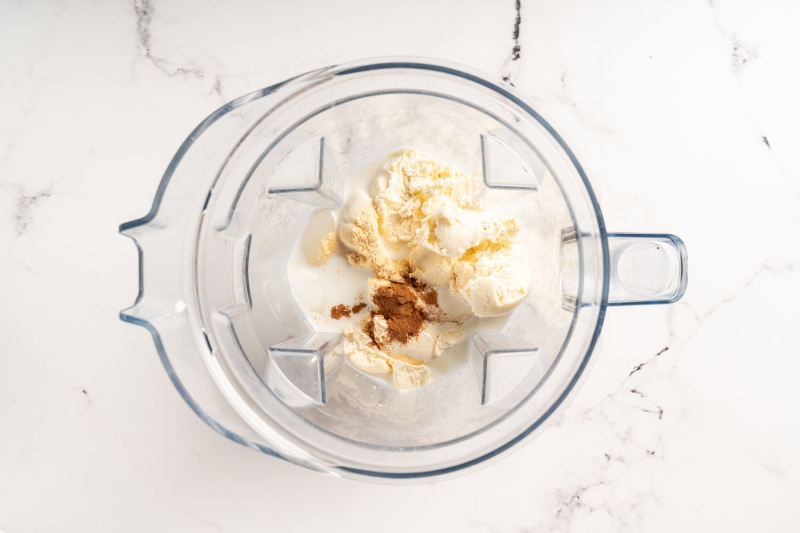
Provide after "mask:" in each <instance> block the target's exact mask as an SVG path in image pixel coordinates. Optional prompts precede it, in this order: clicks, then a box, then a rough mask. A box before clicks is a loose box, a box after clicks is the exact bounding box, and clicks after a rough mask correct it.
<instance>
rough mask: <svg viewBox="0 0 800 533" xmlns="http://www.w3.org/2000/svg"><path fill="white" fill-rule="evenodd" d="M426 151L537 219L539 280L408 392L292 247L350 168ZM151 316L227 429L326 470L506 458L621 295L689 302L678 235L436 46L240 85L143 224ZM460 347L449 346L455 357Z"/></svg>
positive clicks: (181, 156)
mask: <svg viewBox="0 0 800 533" xmlns="http://www.w3.org/2000/svg"><path fill="white" fill-rule="evenodd" d="M403 148H414V149H416V150H419V151H420V152H423V153H426V154H429V155H432V156H434V157H436V158H438V159H441V160H443V161H447V162H449V163H452V164H454V165H455V166H457V167H458V168H460V169H462V170H463V171H465V172H466V173H467V174H468V175H469V176H470V177H471V179H472V190H473V193H474V195H475V196H476V197H478V198H481V199H485V200H490V201H491V202H492V203H493V204H494V205H499V206H501V209H502V211H503V212H504V213H508V214H513V215H514V216H515V217H517V218H518V219H519V220H520V221H521V223H522V230H521V233H520V237H521V240H522V241H523V242H524V244H525V246H526V248H527V251H528V254H529V257H530V261H531V269H532V274H533V280H534V281H533V285H532V287H531V290H530V292H529V294H528V296H527V298H526V300H525V301H524V302H523V303H522V305H520V306H519V307H518V308H517V309H516V310H514V312H513V313H512V314H511V315H510V316H508V318H507V319H506V320H505V322H504V324H503V326H502V328H501V329H500V330H499V331H495V330H493V331H484V332H481V331H479V332H478V333H476V334H475V335H473V337H472V338H470V339H465V340H464V341H463V342H464V343H467V346H466V352H465V353H466V354H467V356H466V357H464V358H463V359H462V360H459V361H455V362H454V363H453V364H452V365H451V368H450V370H449V371H448V372H447V373H446V375H444V376H440V377H439V378H437V379H435V380H434V381H433V382H432V383H430V384H429V385H427V386H425V387H422V388H419V389H416V390H413V391H410V392H399V391H397V390H395V389H394V388H392V387H391V386H389V385H386V384H384V383H381V382H378V381H376V380H374V379H372V378H370V377H369V376H368V375H366V374H363V373H362V372H360V371H359V370H358V369H356V368H355V367H354V366H352V365H350V364H349V363H348V361H347V360H346V358H345V356H344V351H343V343H342V338H341V336H340V335H338V334H336V333H331V332H326V331H318V330H316V329H315V327H314V326H313V325H312V324H311V323H310V322H309V321H308V320H307V319H306V317H305V316H304V314H303V313H302V311H301V310H300V308H299V307H298V305H297V303H296V302H295V300H294V298H293V297H292V293H291V290H290V285H289V282H288V277H287V271H286V269H287V261H288V258H289V254H290V252H291V250H292V248H293V246H294V244H295V242H296V240H297V238H298V236H299V235H300V234H301V233H302V231H303V230H304V228H305V226H306V224H307V223H308V221H309V219H310V218H311V217H312V215H313V214H314V213H315V212H317V211H318V210H320V209H333V208H335V207H337V206H338V205H340V204H341V202H342V200H343V198H344V195H345V190H346V188H347V180H348V178H349V177H351V176H352V175H354V174H355V173H357V172H358V171H359V170H360V169H363V168H365V167H366V166H368V165H370V164H373V163H374V162H375V161H376V159H377V158H380V157H384V156H386V155H387V154H389V153H392V152H395V151H397V150H399V149H403ZM120 231H121V232H122V233H123V234H125V235H127V236H129V237H131V238H133V239H134V241H135V242H136V244H137V247H138V248H139V252H140V293H139V297H138V299H137V301H136V303H135V305H134V306H133V307H131V308H129V309H126V310H125V311H123V312H122V313H121V318H122V319H123V320H126V321H128V322H132V323H134V324H138V325H142V326H144V327H146V328H147V329H148V330H149V331H150V332H151V333H152V335H153V338H154V340H155V344H156V347H157V350H158V353H159V355H160V357H161V360H162V362H163V364H164V366H165V368H166V370H167V373H168V374H169V376H170V379H171V380H172V382H173V383H174V385H175V387H176V388H177V389H178V391H179V392H180V394H181V395H182V396H183V398H184V399H185V400H186V402H187V403H188V404H189V406H190V407H191V408H192V409H193V410H194V412H195V413H196V414H197V415H198V416H199V417H200V418H202V419H203V420H204V421H205V422H206V423H208V424H209V425H210V426H211V427H212V428H214V429H215V430H217V431H219V432H220V433H222V434H223V435H225V436H226V437H228V438H230V439H231V440H234V441H236V442H238V443H241V444H243V445H245V446H248V447H251V448H253V449H256V450H259V451H261V452H264V453H267V454H270V455H274V456H277V457H281V458H283V459H286V460H289V461H292V462H294V463H297V464H300V465H303V466H306V467H308V468H312V469H315V470H318V471H322V472H327V473H331V474H335V475H344V476H349V477H357V478H361V479H372V480H380V479H390V480H401V479H406V480H408V479H424V478H429V477H432V476H442V475H446V474H452V473H455V472H460V471H464V470H465V469H469V468H473V467H476V466H477V465H480V464H485V463H486V461H487V460H489V459H491V458H494V457H497V456H498V455H499V454H501V453H502V452H504V451H506V450H509V449H510V448H512V447H513V446H515V445H517V444H518V443H520V442H521V441H523V440H524V439H526V438H528V437H530V436H531V435H533V434H535V433H536V432H537V430H540V429H541V428H542V427H543V424H544V423H545V422H546V421H547V420H548V419H550V418H551V417H552V416H553V413H554V412H555V411H556V409H558V408H559V407H560V406H562V405H564V402H565V400H566V399H567V398H568V397H569V396H570V395H571V394H572V393H574V392H575V390H576V387H577V385H578V383H579V382H580V380H581V379H582V377H583V376H584V373H585V370H586V368H587V366H588V364H589V363H590V361H591V355H592V350H593V348H594V346H595V344H596V342H597V338H598V335H599V333H600V329H601V326H602V323H603V316H604V314H605V312H606V308H607V306H609V305H632V304H658V303H670V302H674V301H677V300H678V299H679V298H680V297H681V296H682V295H683V293H684V291H685V289H686V282H687V272H686V250H685V247H684V246H683V243H682V242H681V241H680V239H678V238H677V237H674V236H672V235H651V234H648V235H644V234H632V233H607V232H606V229H605V227H604V224H603V217H602V214H601V212H600V207H599V205H598V203H597V200H596V198H595V196H594V193H593V192H592V188H591V185H590V183H589V181H588V179H587V177H586V175H585V173H584V171H583V169H582V168H581V165H580V164H579V162H578V161H577V159H576V157H575V155H574V154H573V153H572V151H571V150H570V149H569V147H568V146H567V145H566V144H565V143H564V141H563V140H562V138H561V136H560V135H559V134H558V133H557V132H556V131H555V130H554V129H553V128H552V126H550V124H549V123H548V122H547V121H545V120H544V118H542V116H541V115H540V114H539V113H538V112H537V111H536V110H535V108H534V107H533V106H532V105H531V104H530V103H529V102H527V101H526V100H525V99H524V98H523V97H521V96H520V95H519V94H517V92H516V91H515V90H514V89H513V88H510V87H508V86H506V85H503V84H499V83H496V82H494V81H491V80H490V79H489V78H488V77H487V76H485V75H483V74H480V73H477V72H474V71H471V70H469V69H467V68H464V67H461V66H454V65H450V64H447V63H443V62H439V61H430V60H416V59H381V60H367V61H361V62H357V63H350V64H346V65H341V66H335V67H328V68H323V69H320V70H316V71H314V72H310V73H307V74H304V75H302V76H299V77H296V78H293V79H291V80H287V81H285V82H283V83H279V84H277V85H274V86H272V87H269V88H266V89H263V90H260V91H257V92H255V93H252V94H249V95H246V96H243V97H241V98H238V99H236V100H234V101H232V102H230V103H228V104H226V105H225V106H223V107H222V108H220V109H219V110H217V111H216V112H214V113H213V114H212V115H211V116H210V117H208V118H207V119H206V120H205V121H203V122H202V123H201V124H200V125H199V126H198V127H197V128H196V129H195V130H194V131H193V132H192V133H191V135H190V136H189V137H188V139H187V140H186V141H185V142H184V143H183V145H182V146H181V147H180V149H179V150H178V152H177V154H176V155H175V157H174V159H173V160H172V162H171V163H170V165H169V167H168V168H167V171H166V173H165V175H164V178H163V180H162V182H161V184H160V186H159V188H158V192H157V194H156V198H155V201H154V203H153V207H152V209H151V211H150V213H149V214H148V215H147V216H146V217H144V218H142V219H140V220H136V221H133V222H129V223H126V224H123V225H122V226H121V228H120ZM443 357H445V358H446V357H447V354H445V355H444V356H443Z"/></svg>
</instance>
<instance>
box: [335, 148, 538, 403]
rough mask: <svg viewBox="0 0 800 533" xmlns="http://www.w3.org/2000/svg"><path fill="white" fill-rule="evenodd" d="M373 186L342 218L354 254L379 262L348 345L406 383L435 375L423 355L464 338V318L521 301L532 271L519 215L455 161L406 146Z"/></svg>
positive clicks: (355, 260) (366, 365) (368, 366)
mask: <svg viewBox="0 0 800 533" xmlns="http://www.w3.org/2000/svg"><path fill="white" fill-rule="evenodd" d="M369 191H370V194H367V192H366V191H364V190H356V191H354V192H353V193H352V194H351V195H350V197H349V199H348V201H347V203H346V205H345V206H344V207H343V208H342V211H341V214H340V221H339V226H338V235H339V239H340V240H341V242H342V243H343V244H344V246H345V248H346V249H347V251H348V253H347V260H348V262H349V263H350V264H351V265H353V266H356V267H361V268H371V269H373V270H374V272H375V275H374V276H373V277H372V278H371V279H370V280H369V294H370V300H371V301H372V303H373V308H372V309H371V310H370V314H369V316H365V317H363V318H362V319H361V322H360V326H359V327H358V328H356V327H349V328H348V329H347V330H345V333H344V335H345V344H346V352H347V354H348V357H349V358H350V361H351V362H352V364H353V365H354V366H356V367H357V368H359V369H361V370H363V371H364V372H369V373H387V372H392V376H393V382H394V384H395V386H396V387H397V388H398V389H401V390H407V389H410V388H414V387H417V386H422V385H424V384H425V383H427V382H428V381H430V379H431V373H430V371H429V369H427V368H426V365H427V364H428V363H430V362H431V361H432V360H434V359H435V358H437V357H439V356H441V355H442V353H443V352H444V351H445V350H447V349H448V348H449V347H451V346H453V345H454V344H456V343H458V342H459V341H460V340H461V339H462V338H463V330H462V325H463V324H464V322H465V321H467V320H469V319H471V318H473V317H479V318H483V317H496V316H500V315H504V314H507V313H510V312H511V311H512V310H513V309H514V308H515V307H516V306H517V305H519V304H520V303H521V302H522V301H523V300H524V298H525V296H526V295H527V293H528V290H529V288H530V285H531V272H530V267H529V262H528V258H527V255H526V253H525V250H524V248H523V247H522V245H521V243H520V242H519V241H518V238H517V233H518V231H519V225H518V223H517V222H516V220H514V219H513V218H502V217H500V216H499V215H498V214H497V213H495V212H494V211H492V210H491V209H488V208H486V206H483V205H481V204H479V203H478V202H476V201H475V200H473V199H472V197H471V196H470V187H469V180H468V178H467V176H465V175H464V174H462V173H461V172H459V171H458V170H456V169H455V168H454V167H452V166H450V165H447V164H444V163H442V162H438V161H436V160H433V159H431V158H429V157H425V156H422V155H420V154H418V153H417V152H415V151H413V150H406V151H404V152H402V154H401V155H400V156H399V157H398V158H397V159H396V160H394V161H393V162H392V163H390V164H389V165H387V166H386V167H385V168H384V169H383V171H382V172H381V173H380V174H379V175H378V177H377V178H376V179H375V180H374V181H373V183H372V185H371V187H370V188H369ZM398 257H399V258H398Z"/></svg>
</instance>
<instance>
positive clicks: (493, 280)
mask: <svg viewBox="0 0 800 533" xmlns="http://www.w3.org/2000/svg"><path fill="white" fill-rule="evenodd" d="M453 271H454V276H453V282H452V286H453V289H454V290H455V291H456V292H458V294H460V295H461V296H462V297H463V298H464V299H465V300H467V301H468V302H469V304H470V307H472V312H473V313H474V314H475V316H477V317H493V316H501V315H505V314H508V313H510V312H511V311H513V310H514V308H515V307H516V306H518V305H519V304H520V303H522V301H523V300H524V299H525V296H527V294H528V290H529V289H530V287H531V282H532V277H531V269H530V263H529V261H528V257H527V255H526V254H525V250H524V249H523V248H522V245H521V244H519V243H518V242H511V243H509V244H507V245H505V246H498V247H487V248H486V249H483V250H479V251H477V252H475V254H474V255H472V256H471V257H468V258H466V259H464V260H461V261H458V262H457V263H455V265H454V267H453Z"/></svg>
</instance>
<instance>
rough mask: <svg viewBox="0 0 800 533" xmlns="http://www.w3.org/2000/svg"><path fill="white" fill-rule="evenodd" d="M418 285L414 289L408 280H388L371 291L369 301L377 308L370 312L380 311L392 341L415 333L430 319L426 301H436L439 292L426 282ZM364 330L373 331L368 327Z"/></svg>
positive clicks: (406, 338) (405, 339)
mask: <svg viewBox="0 0 800 533" xmlns="http://www.w3.org/2000/svg"><path fill="white" fill-rule="evenodd" d="M420 289H421V290H418V289H415V288H414V286H413V285H412V284H410V283H407V282H403V283H397V282H394V281H391V282H389V283H388V284H386V285H382V286H380V287H378V289H377V290H375V291H374V292H373V294H372V302H373V303H374V304H375V305H376V306H377V310H375V311H373V312H372V314H373V316H375V315H382V316H383V318H384V320H386V323H387V325H388V330H387V334H388V337H389V340H390V341H391V342H399V343H401V344H405V343H407V342H408V341H409V340H410V339H412V338H414V337H416V336H417V334H419V332H420V330H422V328H423V327H424V326H425V323H426V322H428V321H429V310H428V309H427V305H430V304H433V305H435V304H436V300H437V299H438V296H437V295H436V291H435V290H434V289H432V288H429V287H427V286H425V287H420ZM426 304H427V305H426ZM367 333H370V334H372V335H374V334H373V332H371V331H368V332H367ZM373 340H374V336H373Z"/></svg>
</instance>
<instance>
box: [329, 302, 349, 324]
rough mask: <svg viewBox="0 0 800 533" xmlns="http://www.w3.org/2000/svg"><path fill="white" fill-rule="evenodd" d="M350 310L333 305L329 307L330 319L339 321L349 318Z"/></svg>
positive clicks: (342, 306) (340, 305) (343, 306)
mask: <svg viewBox="0 0 800 533" xmlns="http://www.w3.org/2000/svg"><path fill="white" fill-rule="evenodd" d="M350 314H351V311H350V308H349V307H347V306H346V305H344V304H339V305H334V306H333V307H331V318H332V319H334V320H339V319H340V318H350Z"/></svg>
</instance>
